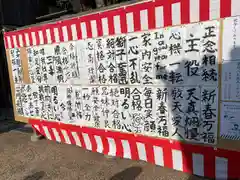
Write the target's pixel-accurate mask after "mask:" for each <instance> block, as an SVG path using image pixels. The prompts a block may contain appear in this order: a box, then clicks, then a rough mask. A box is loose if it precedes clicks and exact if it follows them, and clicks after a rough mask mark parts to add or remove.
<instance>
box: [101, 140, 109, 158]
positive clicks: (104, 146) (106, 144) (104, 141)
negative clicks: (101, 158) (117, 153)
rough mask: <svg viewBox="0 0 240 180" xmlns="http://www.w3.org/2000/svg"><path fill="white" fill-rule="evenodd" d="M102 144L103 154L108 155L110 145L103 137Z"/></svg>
mask: <svg viewBox="0 0 240 180" xmlns="http://www.w3.org/2000/svg"><path fill="white" fill-rule="evenodd" d="M101 139H102V144H103V154H108V152H109V144H108V140H107V138H106V137H105V136H101Z"/></svg>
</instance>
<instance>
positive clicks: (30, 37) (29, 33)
mask: <svg viewBox="0 0 240 180" xmlns="http://www.w3.org/2000/svg"><path fill="white" fill-rule="evenodd" d="M31 32H32V31H31V29H28V30H27V34H28V39H29V44H30V46H32V45H33V40H32V33H31Z"/></svg>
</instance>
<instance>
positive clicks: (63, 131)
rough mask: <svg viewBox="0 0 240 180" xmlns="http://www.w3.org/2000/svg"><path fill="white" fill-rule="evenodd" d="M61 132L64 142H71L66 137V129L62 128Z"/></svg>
mask: <svg viewBox="0 0 240 180" xmlns="http://www.w3.org/2000/svg"><path fill="white" fill-rule="evenodd" d="M61 132H62V134H63V137H64V139H65V142H66V143H67V144H71V141H70V139H69V137H68V134H67V131H66V130H63V129H62V130H61Z"/></svg>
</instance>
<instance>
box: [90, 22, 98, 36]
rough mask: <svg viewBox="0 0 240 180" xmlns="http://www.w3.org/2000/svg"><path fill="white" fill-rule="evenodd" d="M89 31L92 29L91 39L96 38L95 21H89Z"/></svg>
mask: <svg viewBox="0 0 240 180" xmlns="http://www.w3.org/2000/svg"><path fill="white" fill-rule="evenodd" d="M91 29H92V37H97V36H98V32H97V22H96V20H92V21H91Z"/></svg>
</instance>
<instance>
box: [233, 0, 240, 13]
mask: <svg viewBox="0 0 240 180" xmlns="http://www.w3.org/2000/svg"><path fill="white" fill-rule="evenodd" d="M231 15H232V16H237V15H240V3H239V0H232V4H231Z"/></svg>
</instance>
